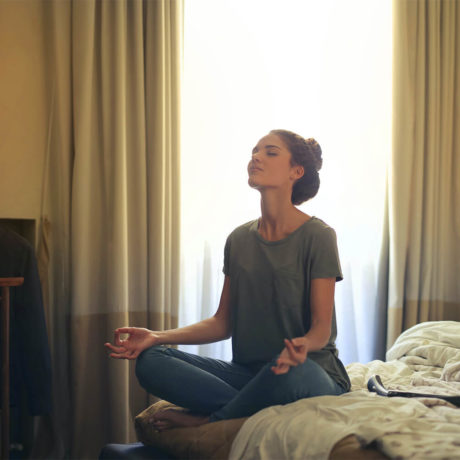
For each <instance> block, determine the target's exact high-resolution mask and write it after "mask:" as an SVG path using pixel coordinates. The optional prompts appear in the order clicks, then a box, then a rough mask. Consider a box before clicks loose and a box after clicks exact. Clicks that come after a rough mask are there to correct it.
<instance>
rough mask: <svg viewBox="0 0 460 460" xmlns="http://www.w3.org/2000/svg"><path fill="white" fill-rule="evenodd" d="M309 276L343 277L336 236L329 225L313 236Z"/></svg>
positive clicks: (337, 278) (340, 278)
mask: <svg viewBox="0 0 460 460" xmlns="http://www.w3.org/2000/svg"><path fill="white" fill-rule="evenodd" d="M310 278H311V279H315V278H335V279H336V281H341V280H342V279H343V275H342V268H341V266H340V259H339V250H338V248H337V237H336V234H335V231H334V229H333V228H331V227H327V228H324V229H322V231H321V232H318V234H317V235H316V237H315V244H314V247H313V254H312V257H311V265H310Z"/></svg>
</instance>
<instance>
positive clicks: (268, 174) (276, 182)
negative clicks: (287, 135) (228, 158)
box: [248, 134, 304, 190]
mask: <svg viewBox="0 0 460 460" xmlns="http://www.w3.org/2000/svg"><path fill="white" fill-rule="evenodd" d="M303 172H304V171H303V167H302V166H298V165H296V166H292V165H291V152H290V151H289V150H288V148H287V146H286V144H285V143H284V141H283V140H282V138H281V137H279V136H277V135H276V134H268V135H267V136H264V137H263V138H262V139H260V141H259V142H258V143H257V145H256V146H255V147H254V148H253V149H252V157H251V161H250V162H249V164H248V174H249V179H248V183H249V185H250V186H251V187H253V188H256V189H259V190H260V189H264V188H283V189H284V188H285V189H287V190H289V189H291V190H292V186H293V184H294V182H295V181H296V180H297V179H299V178H300V177H302V176H303Z"/></svg>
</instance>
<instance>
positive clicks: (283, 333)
mask: <svg viewBox="0 0 460 460" xmlns="http://www.w3.org/2000/svg"><path fill="white" fill-rule="evenodd" d="M223 271H224V273H225V275H227V276H229V277H230V303H231V310H232V348H233V361H235V362H237V363H241V364H248V365H256V366H257V365H260V364H262V363H266V362H268V361H270V360H271V359H273V358H274V357H275V356H276V355H278V354H279V353H280V352H281V350H282V349H283V348H284V342H283V340H284V339H285V338H288V339H292V338H294V337H301V336H303V335H305V334H306V333H307V332H308V331H309V329H310V322H311V317H310V316H311V314H310V286H311V280H312V279H315V278H333V277H334V278H336V280H337V281H340V280H341V279H342V271H341V268H340V262H339V256H338V250H337V242H336V235H335V231H334V230H333V229H332V228H331V227H329V226H328V225H327V224H326V223H324V222H323V221H322V220H320V219H318V218H316V217H312V218H311V219H309V220H308V221H307V222H305V223H304V224H303V225H301V226H300V227H299V228H298V229H296V230H295V231H294V232H292V233H291V234H290V235H288V236H287V237H286V238H283V239H282V240H279V241H267V240H264V239H263V238H262V236H261V235H260V234H259V231H258V220H254V221H251V222H248V223H246V224H244V225H241V226H240V227H238V228H236V229H235V230H234V231H233V232H232V233H231V234H230V235H229V237H228V238H227V242H226V244H225V251H224V270H223ZM336 335H337V326H336V319H335V308H334V314H333V318H332V328H331V337H330V338H329V342H328V344H327V345H326V346H325V347H324V348H323V349H321V350H319V351H315V352H310V353H309V354H308V358H309V359H313V360H314V361H316V362H317V363H318V364H319V365H320V366H322V367H323V369H324V370H325V371H326V372H328V373H329V375H330V376H331V377H332V378H334V379H335V380H336V381H337V382H338V383H339V384H341V385H342V386H343V387H344V388H345V389H347V390H348V389H349V388H350V380H349V378H348V375H347V373H346V370H345V368H344V367H343V364H342V363H341V361H340V360H339V359H338V353H337V349H336V347H335V338H336Z"/></svg>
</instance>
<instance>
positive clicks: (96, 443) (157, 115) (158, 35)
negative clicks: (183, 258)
mask: <svg viewBox="0 0 460 460" xmlns="http://www.w3.org/2000/svg"><path fill="white" fill-rule="evenodd" d="M44 18H45V21H48V22H49V29H48V30H49V35H48V37H47V40H48V44H49V48H48V50H49V54H50V66H49V72H50V80H51V82H52V83H50V87H49V88H48V91H49V93H50V109H49V110H50V114H51V115H50V139H51V141H50V143H49V151H48V159H47V165H48V166H47V175H46V178H45V179H46V180H45V182H46V189H45V193H44V196H43V203H44V205H43V221H45V219H46V220H49V232H47V231H46V228H45V227H44V226H42V235H43V236H42V242H43V244H42V248H43V250H42V254H43V257H44V260H45V259H46V248H47V247H49V248H50V250H49V253H50V256H49V263H48V268H47V272H48V279H49V283H48V292H49V305H48V307H47V308H48V315H49V318H50V321H51V323H52V324H53V327H52V328H51V329H50V334H51V339H50V342H51V344H52V348H53V352H54V355H55V360H54V372H55V379H54V380H55V389H54V390H55V395H56V410H55V413H54V414H53V421H54V423H55V428H54V436H55V438H56V440H55V444H56V442H60V443H61V447H60V448H59V449H58V450H57V451H56V452H55V454H56V455H53V457H54V456H55V457H56V458H62V453H63V452H64V453H65V452H66V453H67V455H69V456H70V457H71V458H95V457H97V454H98V452H99V451H100V449H101V447H102V446H103V445H104V444H105V443H107V442H132V441H134V440H135V434H134V427H133V418H134V416H135V415H136V414H137V413H138V412H140V411H141V410H142V409H143V408H144V407H145V406H146V405H147V404H148V402H149V401H148V396H147V395H146V393H145V391H144V390H143V389H142V388H141V387H140V386H139V385H138V383H137V380H136V378H135V376H134V363H132V362H127V361H123V360H121V361H118V360H112V359H110V358H108V356H107V353H106V352H105V349H104V347H103V344H104V342H106V341H110V340H112V338H113V337H112V334H113V330H114V329H115V328H116V327H120V326H126V325H132V326H141V327H149V328H151V329H163V328H165V327H174V326H175V325H176V324H177V309H178V300H177V299H178V292H177V289H178V288H177V286H178V280H177V277H178V273H179V268H178V253H179V238H178V226H179V219H178V212H179V210H178V208H179V177H178V165H179V147H180V146H179V142H178V141H177V139H179V130H180V126H179V105H180V93H179V90H180V87H179V81H180V74H181V52H182V51H181V46H182V41H181V36H182V0H177V1H176V0H156V1H153V2H152V1H142V0H137V1H127V0H126V1H125V0H123V1H117V2H113V1H110V0H103V1H96V0H87V1H53V2H44ZM56 272H59V276H60V277H59V276H58V275H57V274H56ZM58 355H59V358H56V357H57V356H58ZM56 420H59V422H56ZM62 422H63V423H62ZM44 423H45V422H44ZM48 429H49V426H48ZM37 455H38V453H37ZM47 455H48V454H47ZM45 456H46V455H45Z"/></svg>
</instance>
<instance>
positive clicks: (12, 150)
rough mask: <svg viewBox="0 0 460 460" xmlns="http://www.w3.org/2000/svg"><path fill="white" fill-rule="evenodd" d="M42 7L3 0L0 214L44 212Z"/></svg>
mask: <svg viewBox="0 0 460 460" xmlns="http://www.w3.org/2000/svg"><path fill="white" fill-rule="evenodd" d="M43 1H46V0H43ZM42 8H43V5H42V0H6V1H5V0H0V63H1V67H0V218H16V219H38V218H39V216H40V202H41V188H42V187H41V185H42V175H43V166H44V159H45V152H46V140H47V118H48V117H47V101H46V93H47V92H46V80H45V67H46V66H45V48H44V41H43V37H44V25H43V21H42Z"/></svg>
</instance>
